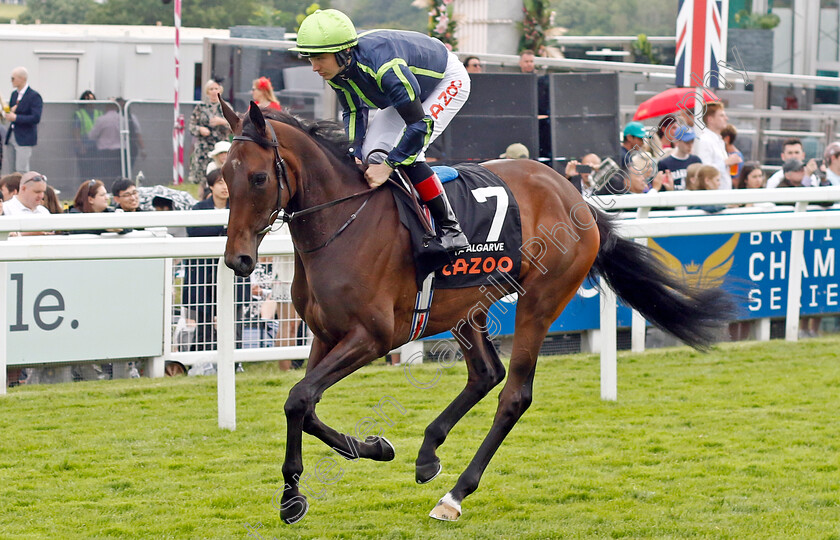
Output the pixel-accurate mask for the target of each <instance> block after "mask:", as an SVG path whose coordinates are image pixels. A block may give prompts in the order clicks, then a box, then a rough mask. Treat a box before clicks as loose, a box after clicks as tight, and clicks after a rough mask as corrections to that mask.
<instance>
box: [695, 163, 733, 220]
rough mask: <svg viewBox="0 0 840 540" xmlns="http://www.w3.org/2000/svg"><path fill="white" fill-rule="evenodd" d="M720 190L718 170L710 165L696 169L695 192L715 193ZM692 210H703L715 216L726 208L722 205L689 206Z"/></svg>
mask: <svg viewBox="0 0 840 540" xmlns="http://www.w3.org/2000/svg"><path fill="white" fill-rule="evenodd" d="M719 189H720V170H719V169H718V168H717V167H713V166H712V165H702V166H700V168H699V169H697V190H698V191H717V190H719ZM689 208H690V209H692V210H703V211H704V212H708V213H710V214H716V213H718V212H720V211H722V210H724V209H725V208H726V206H724V205H717V204H707V205H699V206H689Z"/></svg>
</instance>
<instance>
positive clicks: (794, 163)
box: [782, 159, 805, 173]
mask: <svg viewBox="0 0 840 540" xmlns="http://www.w3.org/2000/svg"><path fill="white" fill-rule="evenodd" d="M804 168H805V164H804V163H802V161H800V160H798V159H789V160H787V161H785V163H784V165H782V171H784V172H785V173H789V172H794V171H801V170H802V169H804Z"/></svg>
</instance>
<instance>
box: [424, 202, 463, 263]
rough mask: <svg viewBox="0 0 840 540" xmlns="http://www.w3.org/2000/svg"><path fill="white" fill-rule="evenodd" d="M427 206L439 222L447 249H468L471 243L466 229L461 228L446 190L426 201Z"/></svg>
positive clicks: (436, 221) (454, 250)
mask: <svg viewBox="0 0 840 540" xmlns="http://www.w3.org/2000/svg"><path fill="white" fill-rule="evenodd" d="M426 206H428V207H429V212H431V214H432V217H433V218H434V219H435V223H437V226H438V230H439V231H440V243H441V245H442V246H443V248H444V249H445V250H446V251H449V252H456V251H459V250H462V249H466V248H467V246H469V245H470V242H469V240H467V237H466V235H465V234H464V231H462V230H461V225H460V224H459V223H458V218H457V217H456V216H455V212H453V211H452V207H451V206H450V205H449V199H448V198H447V197H446V192H445V191H444V192H441V194H440V195H438V196H437V197H435V198H434V199H432V200H431V201H426Z"/></svg>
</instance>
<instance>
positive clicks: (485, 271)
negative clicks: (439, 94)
mask: <svg viewBox="0 0 840 540" xmlns="http://www.w3.org/2000/svg"><path fill="white" fill-rule="evenodd" d="M433 169H436V172H437V169H438V168H437V167H433ZM453 170H454V171H455V172H457V177H456V178H453V176H454V175H453V173H452V171H453ZM438 176H441V177H443V178H447V179H448V180H447V181H446V182H445V183H444V184H443V188H444V190H445V191H446V195H447V196H448V197H449V202H450V203H451V204H452V208H453V210H454V211H455V215H456V216H458V221H459V222H460V223H461V228H462V229H463V230H464V234H466V236H467V238H468V239H469V241H470V246H469V248H467V249H466V250H465V251H463V252H461V253H459V254H457V255H456V256H455V258H454V260H452V261H451V260H450V258H449V255H448V254H447V253H446V251H445V250H444V249H443V247H442V246H441V245H440V241H439V240H438V239H437V238H433V239H429V238H426V237H425V230H424V229H423V225H422V224H421V222H420V219H419V217H418V216H417V212H416V210H415V209H414V203H413V202H412V201H411V200H410V199H409V197H408V195H406V194H405V193H404V192H402V191H401V190H399V189H396V188H394V189H392V192H393V193H394V198H395V199H396V201H397V208H398V210H399V214H400V222H401V223H402V224H403V226H405V227H406V228H407V229H408V231H409V234H410V236H411V246H412V252H413V256H414V263H415V272H416V274H415V277H416V280H417V286H418V288H420V287H421V286H422V284H423V281H424V280H425V279H426V277H427V276H428V275H429V274H431V273H432V272H434V273H435V279H434V287H435V288H438V289H459V288H464V287H478V286H481V285H485V284H487V282H488V278H489V277H491V276H494V277H495V278H497V279H504V278H500V274H501V273H506V274H508V277H509V278H513V279H518V278H519V271H520V268H521V265H522V258H521V253H520V251H519V248H520V247H521V246H522V225H521V221H520V217H519V205H518V204H517V202H516V199H514V197H513V193H511V191H510V189H509V188H508V187H507V185H506V184H505V183H504V182H503V181H502V179H501V178H499V177H498V176H497V175H495V174H494V173H492V172H490V171H489V170H488V169H486V168H484V167H482V166H481V165H473V164H461V165H456V166H455V167H445V168H441V169H440V172H438ZM426 214H427V216H428V212H426Z"/></svg>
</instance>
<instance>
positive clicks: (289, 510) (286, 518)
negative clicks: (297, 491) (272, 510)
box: [280, 495, 309, 525]
mask: <svg viewBox="0 0 840 540" xmlns="http://www.w3.org/2000/svg"><path fill="white" fill-rule="evenodd" d="M293 500H295V501H303V508H300V505H299V504H288V503H287V504H285V505H283V508H282V509H281V510H280V518H281V519H282V520H283V523H285V524H286V525H293V524H295V523H297V522H298V521H300V520H302V519H303V517H304V516H305V515H306V513H307V512H309V501H307V500H306V497H304V496H303V495H298V496H297V497H295V498H294V499H293Z"/></svg>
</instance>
